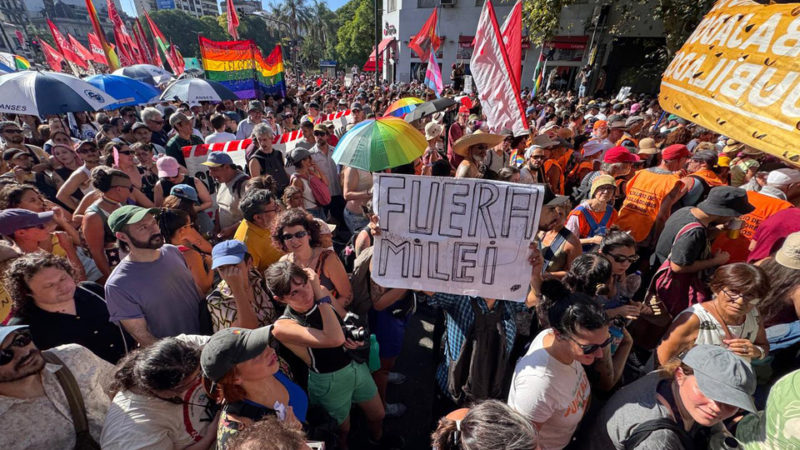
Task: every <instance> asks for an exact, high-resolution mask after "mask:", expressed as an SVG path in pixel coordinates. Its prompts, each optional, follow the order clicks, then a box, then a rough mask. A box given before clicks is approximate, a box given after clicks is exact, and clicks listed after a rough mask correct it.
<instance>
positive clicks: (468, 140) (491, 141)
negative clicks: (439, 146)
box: [453, 131, 503, 158]
mask: <svg viewBox="0 0 800 450" xmlns="http://www.w3.org/2000/svg"><path fill="white" fill-rule="evenodd" d="M501 142H503V136H500V135H499V134H491V133H484V132H483V131H476V132H475V133H472V134H469V135H467V136H462V137H460V138H459V139H458V140H457V141H456V142H455V144H453V152H454V153H455V154H456V155H459V156H463V157H465V158H466V157H467V156H468V155H467V150H469V148H470V147H472V146H473V145H478V144H486V145H487V146H489V147H494V146H495V145H497V144H499V143H501Z"/></svg>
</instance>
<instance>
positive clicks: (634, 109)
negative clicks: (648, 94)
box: [631, 103, 642, 114]
mask: <svg viewBox="0 0 800 450" xmlns="http://www.w3.org/2000/svg"><path fill="white" fill-rule="evenodd" d="M640 109H642V105H641V104H640V103H634V104H632V105H631V114H636V113H637V112H639V110H640Z"/></svg>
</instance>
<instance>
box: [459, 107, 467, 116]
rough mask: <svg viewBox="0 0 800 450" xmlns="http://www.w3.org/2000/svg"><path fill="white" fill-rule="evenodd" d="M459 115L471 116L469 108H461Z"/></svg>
mask: <svg viewBox="0 0 800 450" xmlns="http://www.w3.org/2000/svg"><path fill="white" fill-rule="evenodd" d="M458 113H459V114H469V108H467V107H466V106H461V107H460V108H458Z"/></svg>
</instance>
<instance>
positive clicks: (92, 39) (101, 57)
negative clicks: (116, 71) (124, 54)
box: [89, 33, 108, 66]
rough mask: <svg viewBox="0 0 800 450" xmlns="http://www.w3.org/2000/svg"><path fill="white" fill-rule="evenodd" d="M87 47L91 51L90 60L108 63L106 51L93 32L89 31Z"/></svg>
mask: <svg viewBox="0 0 800 450" xmlns="http://www.w3.org/2000/svg"><path fill="white" fill-rule="evenodd" d="M89 49H90V50H91V51H92V61H94V62H96V63H98V64H105V65H106V66H107V65H108V59H106V52H104V51H103V44H101V43H100V39H98V38H97V35H96V34H94V33H89Z"/></svg>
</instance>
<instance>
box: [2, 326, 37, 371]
mask: <svg viewBox="0 0 800 450" xmlns="http://www.w3.org/2000/svg"><path fill="white" fill-rule="evenodd" d="M31 341H33V338H32V337H31V333H30V331H27V330H24V331H18V332H17V336H16V337H15V338H14V340H13V341H11V344H9V346H8V347H6V348H4V349H2V350H0V366H5V365H6V364H8V363H10V362H11V361H12V360H13V359H14V350H12V349H11V348H12V347H19V348H22V347H25V346H26V345H28V344H30V343H31Z"/></svg>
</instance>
